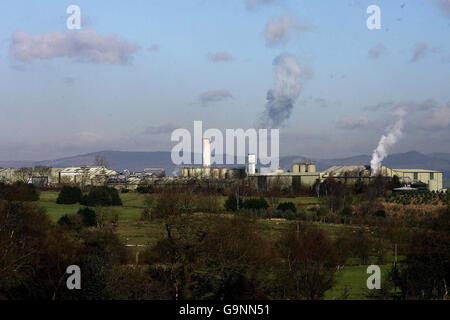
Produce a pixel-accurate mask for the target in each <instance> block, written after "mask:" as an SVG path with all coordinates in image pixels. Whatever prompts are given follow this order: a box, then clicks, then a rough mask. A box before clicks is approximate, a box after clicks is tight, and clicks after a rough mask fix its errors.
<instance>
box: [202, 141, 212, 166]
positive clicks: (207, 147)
mask: <svg viewBox="0 0 450 320" xmlns="http://www.w3.org/2000/svg"><path fill="white" fill-rule="evenodd" d="M203 166H204V167H210V166H211V140H209V139H203Z"/></svg>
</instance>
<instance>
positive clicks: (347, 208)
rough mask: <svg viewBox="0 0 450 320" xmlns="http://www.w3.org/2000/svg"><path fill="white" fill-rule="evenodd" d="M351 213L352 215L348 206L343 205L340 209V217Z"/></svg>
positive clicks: (348, 215)
mask: <svg viewBox="0 0 450 320" xmlns="http://www.w3.org/2000/svg"><path fill="white" fill-rule="evenodd" d="M351 215H352V209H350V208H349V207H345V208H344V209H342V211H341V216H342V217H350V216H351Z"/></svg>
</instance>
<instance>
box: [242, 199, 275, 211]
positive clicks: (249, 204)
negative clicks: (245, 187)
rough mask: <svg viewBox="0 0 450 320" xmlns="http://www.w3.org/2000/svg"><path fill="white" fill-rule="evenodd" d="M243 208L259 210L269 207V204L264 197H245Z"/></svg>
mask: <svg viewBox="0 0 450 320" xmlns="http://www.w3.org/2000/svg"><path fill="white" fill-rule="evenodd" d="M243 208H245V209H252V210H259V209H267V208H269V204H268V203H267V201H266V199H264V198H262V197H261V198H250V199H246V200H245V201H244V204H243Z"/></svg>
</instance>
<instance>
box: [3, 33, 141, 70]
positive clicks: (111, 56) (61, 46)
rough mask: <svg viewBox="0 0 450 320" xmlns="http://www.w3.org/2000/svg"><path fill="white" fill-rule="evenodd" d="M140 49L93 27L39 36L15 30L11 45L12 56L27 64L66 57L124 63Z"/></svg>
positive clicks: (85, 60)
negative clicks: (99, 32) (104, 34)
mask: <svg viewBox="0 0 450 320" xmlns="http://www.w3.org/2000/svg"><path fill="white" fill-rule="evenodd" d="M139 49H140V47H139V46H138V45H136V44H133V43H130V42H128V41H127V40H125V39H121V38H119V37H117V36H116V35H114V34H109V35H106V36H102V35H99V34H98V33H96V32H95V31H93V30H82V31H79V32H66V33H60V32H51V33H46V34H38V35H32V34H29V33H26V32H24V31H16V32H14V33H13V34H12V37H11V45H10V50H11V54H12V56H13V58H15V59H16V60H19V61H21V62H28V63H31V62H33V61H35V60H40V59H53V58H60V57H66V58H69V59H71V60H74V61H77V62H90V63H111V64H127V63H129V62H130V60H131V59H132V56H133V54H134V53H135V52H137V51H138V50H139Z"/></svg>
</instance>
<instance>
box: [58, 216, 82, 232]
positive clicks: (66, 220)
mask: <svg viewBox="0 0 450 320" xmlns="http://www.w3.org/2000/svg"><path fill="white" fill-rule="evenodd" d="M58 225H60V226H61V227H67V228H69V229H75V230H79V229H81V227H82V226H83V221H82V216H81V215H79V214H65V215H63V216H62V217H61V218H59V220H58Z"/></svg>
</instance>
